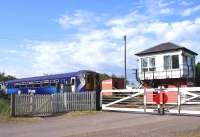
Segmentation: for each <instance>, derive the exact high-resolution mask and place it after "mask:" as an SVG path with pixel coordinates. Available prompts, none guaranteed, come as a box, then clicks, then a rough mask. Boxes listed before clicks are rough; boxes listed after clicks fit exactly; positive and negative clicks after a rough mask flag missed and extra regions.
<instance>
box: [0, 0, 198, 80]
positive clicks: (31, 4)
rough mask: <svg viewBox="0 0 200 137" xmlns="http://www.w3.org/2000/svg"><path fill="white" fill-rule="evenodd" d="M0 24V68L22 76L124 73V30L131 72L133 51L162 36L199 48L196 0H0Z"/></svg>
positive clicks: (166, 39) (133, 59)
mask: <svg viewBox="0 0 200 137" xmlns="http://www.w3.org/2000/svg"><path fill="white" fill-rule="evenodd" d="M0 24H1V25H0V63H1V65H0V71H1V72H2V71H3V72H6V73H7V74H11V75H15V76H16V77H19V78H20V77H27V76H36V75H43V74H54V73H63V72H69V71H75V70H80V69H91V70H96V71H98V72H105V73H109V74H112V73H116V74H118V75H123V35H127V37H128V40H127V42H128V43H127V44H128V55H127V58H128V72H129V76H130V77H131V69H132V68H136V67H137V61H136V59H137V58H136V57H135V56H134V53H136V52H138V51H140V50H143V49H145V48H148V47H151V46H154V45H156V44H159V43H161V42H167V41H171V42H175V43H177V44H179V45H181V46H185V47H188V48H191V49H192V50H194V51H196V52H197V53H199V52H200V39H199V34H200V1H198V0H124V1H121V0H51V1H50V0H42V1H41V0H28V1H27V0H15V1H13V0H0ZM197 59H198V60H199V57H198V58H197Z"/></svg>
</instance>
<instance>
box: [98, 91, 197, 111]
mask: <svg viewBox="0 0 200 137" xmlns="http://www.w3.org/2000/svg"><path fill="white" fill-rule="evenodd" d="M101 101H102V102H101V103H102V109H103V110H109V111H124V112H125V111H126V112H143V113H160V112H162V114H164V113H165V114H193V115H200V87H184V88H167V89H162V88H159V89H145V88H143V89H123V90H102V92H101Z"/></svg>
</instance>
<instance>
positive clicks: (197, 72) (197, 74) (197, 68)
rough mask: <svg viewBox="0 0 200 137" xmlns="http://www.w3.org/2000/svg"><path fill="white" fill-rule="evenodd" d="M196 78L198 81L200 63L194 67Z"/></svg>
mask: <svg viewBox="0 0 200 137" xmlns="http://www.w3.org/2000/svg"><path fill="white" fill-rule="evenodd" d="M196 78H199V79H200V62H198V63H197V65H196Z"/></svg>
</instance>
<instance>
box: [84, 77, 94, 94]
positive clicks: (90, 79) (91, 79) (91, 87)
mask: <svg viewBox="0 0 200 137" xmlns="http://www.w3.org/2000/svg"><path fill="white" fill-rule="evenodd" d="M86 79H87V80H86V90H88V91H91V90H94V88H95V79H94V75H92V74H88V75H87V77H86Z"/></svg>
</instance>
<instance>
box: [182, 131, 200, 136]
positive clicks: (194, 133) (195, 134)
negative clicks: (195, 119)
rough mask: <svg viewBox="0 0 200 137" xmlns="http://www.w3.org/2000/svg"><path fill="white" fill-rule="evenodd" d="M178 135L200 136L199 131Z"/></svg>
mask: <svg viewBox="0 0 200 137" xmlns="http://www.w3.org/2000/svg"><path fill="white" fill-rule="evenodd" d="M178 137H200V132H199V131H192V132H189V133H182V134H180V135H179V136H178Z"/></svg>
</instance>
